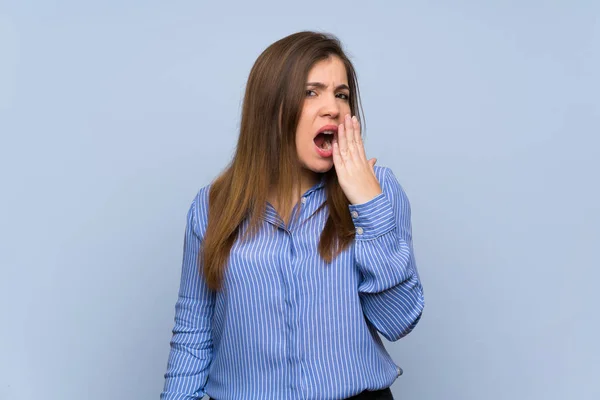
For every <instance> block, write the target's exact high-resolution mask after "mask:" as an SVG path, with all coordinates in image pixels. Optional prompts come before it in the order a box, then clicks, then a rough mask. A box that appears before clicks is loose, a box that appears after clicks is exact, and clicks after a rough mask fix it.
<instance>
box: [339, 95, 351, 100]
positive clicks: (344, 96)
mask: <svg viewBox="0 0 600 400" xmlns="http://www.w3.org/2000/svg"><path fill="white" fill-rule="evenodd" d="M338 96H341V97H340V99H342V100H346V101H348V100H349V99H350V96H348V95H347V94H346V93H338Z"/></svg>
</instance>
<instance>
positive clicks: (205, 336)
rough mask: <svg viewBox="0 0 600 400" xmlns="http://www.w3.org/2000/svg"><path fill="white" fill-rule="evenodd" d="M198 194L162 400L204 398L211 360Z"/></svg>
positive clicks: (209, 299)
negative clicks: (200, 261) (200, 262)
mask: <svg viewBox="0 0 600 400" xmlns="http://www.w3.org/2000/svg"><path fill="white" fill-rule="evenodd" d="M203 203H204V202H203V201H202V198H201V197H200V195H198V196H197V197H196V199H195V200H194V202H193V203H192V206H191V207H190V210H189V212H188V215H187V226H186V231H185V239H184V247H183V263H182V271H181V282H180V287H179V297H178V299H177V303H176V304H175V326H174V328H173V336H172V339H171V352H170V354H169V361H168V365H167V372H166V373H165V385H164V389H163V392H162V393H161V396H160V398H161V400H197V399H200V398H202V397H203V396H204V394H205V393H204V391H203V388H204V385H205V384H206V381H207V379H208V367H209V365H210V363H211V360H212V333H211V320H212V315H213V310H214V295H213V294H212V293H211V292H210V291H209V290H208V287H207V286H206V282H205V281H204V279H203V277H202V275H201V274H200V273H199V270H198V261H197V260H198V252H199V249H200V244H201V234H200V226H199V224H198V222H199V216H200V215H204V214H205V212H204V208H206V207H205V206H204V204H203Z"/></svg>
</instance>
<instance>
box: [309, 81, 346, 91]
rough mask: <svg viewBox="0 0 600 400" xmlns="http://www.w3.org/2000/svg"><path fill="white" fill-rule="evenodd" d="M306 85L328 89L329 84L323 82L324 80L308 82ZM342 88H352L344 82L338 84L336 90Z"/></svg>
mask: <svg viewBox="0 0 600 400" xmlns="http://www.w3.org/2000/svg"><path fill="white" fill-rule="evenodd" d="M306 86H312V87H316V88H319V89H326V88H327V85H326V84H324V83H322V82H307V83H306ZM340 89H346V90H350V88H349V87H348V85H346V84H344V83H342V84H341V85H338V86H337V87H336V88H335V90H340Z"/></svg>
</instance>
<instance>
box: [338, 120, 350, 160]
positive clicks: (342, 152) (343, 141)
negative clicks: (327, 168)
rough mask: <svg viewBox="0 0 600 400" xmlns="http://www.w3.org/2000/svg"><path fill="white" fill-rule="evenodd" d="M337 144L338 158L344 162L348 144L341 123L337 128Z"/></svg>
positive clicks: (343, 126)
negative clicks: (338, 149)
mask: <svg viewBox="0 0 600 400" xmlns="http://www.w3.org/2000/svg"><path fill="white" fill-rule="evenodd" d="M337 142H338V145H339V148H340V156H341V157H342V158H343V159H344V160H345V159H346V157H347V156H348V142H347V140H346V127H345V125H344V124H343V123H342V124H340V125H339V126H338V139H337Z"/></svg>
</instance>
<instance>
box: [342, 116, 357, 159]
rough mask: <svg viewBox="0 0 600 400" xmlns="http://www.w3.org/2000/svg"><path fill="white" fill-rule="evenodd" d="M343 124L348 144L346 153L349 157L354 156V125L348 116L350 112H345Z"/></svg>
mask: <svg viewBox="0 0 600 400" xmlns="http://www.w3.org/2000/svg"><path fill="white" fill-rule="evenodd" d="M344 124H345V129H344V130H345V133H346V142H347V146H348V154H349V155H350V156H351V157H355V156H356V143H355V142H354V125H353V124H352V119H351V118H350V114H346V117H345V118H344Z"/></svg>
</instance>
